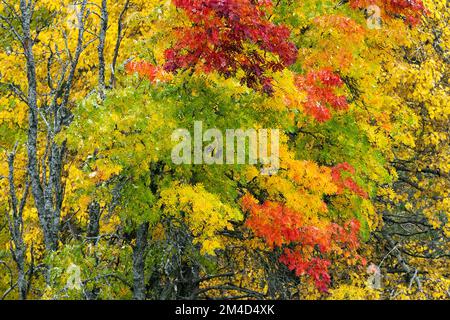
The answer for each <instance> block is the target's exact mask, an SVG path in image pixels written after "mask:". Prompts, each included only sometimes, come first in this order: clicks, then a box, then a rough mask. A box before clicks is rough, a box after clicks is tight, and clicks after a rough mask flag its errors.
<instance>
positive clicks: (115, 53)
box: [109, 0, 130, 88]
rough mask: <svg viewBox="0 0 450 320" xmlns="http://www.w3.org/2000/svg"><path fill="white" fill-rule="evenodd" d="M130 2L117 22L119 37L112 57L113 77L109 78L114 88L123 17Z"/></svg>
mask: <svg viewBox="0 0 450 320" xmlns="http://www.w3.org/2000/svg"><path fill="white" fill-rule="evenodd" d="M129 4H130V0H127V1H126V2H125V5H124V7H123V9H122V11H121V12H120V15H119V21H118V22H117V39H116V45H115V47H114V53H113V59H112V63H111V78H110V79H109V86H110V87H111V88H114V87H115V86H116V75H115V72H116V64H117V58H118V57H119V49H120V44H121V42H122V39H123V34H122V32H123V18H124V17H125V13H126V12H127V10H128V7H129Z"/></svg>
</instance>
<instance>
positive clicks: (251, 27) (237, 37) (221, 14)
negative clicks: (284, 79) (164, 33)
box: [165, 0, 297, 93]
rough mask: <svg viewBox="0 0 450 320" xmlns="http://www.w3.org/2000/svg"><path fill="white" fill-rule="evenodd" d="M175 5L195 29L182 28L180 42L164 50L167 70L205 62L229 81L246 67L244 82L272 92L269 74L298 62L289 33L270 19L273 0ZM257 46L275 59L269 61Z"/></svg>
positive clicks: (182, 0) (184, 0)
mask: <svg viewBox="0 0 450 320" xmlns="http://www.w3.org/2000/svg"><path fill="white" fill-rule="evenodd" d="M174 4H175V5H176V6H177V7H178V8H180V9H183V10H184V11H185V12H186V14H187V16H188V18H189V20H190V21H191V23H192V25H191V26H189V27H183V28H180V29H179V30H177V37H178V41H177V43H176V44H175V45H174V46H173V47H172V48H170V49H168V50H167V51H166V52H165V57H166V63H165V69H166V70H168V71H175V70H178V69H187V68H192V67H194V66H196V65H197V64H201V67H202V69H203V70H204V71H205V72H211V71H213V70H214V71H218V72H219V73H220V74H222V75H224V76H226V77H230V76H233V75H235V74H236V72H237V70H238V69H241V70H243V71H244V73H245V75H244V76H243V77H242V79H241V81H242V82H243V83H245V84H247V85H248V86H249V87H251V88H260V89H262V90H263V91H265V92H267V93H270V92H271V91H272V84H271V78H270V76H268V75H267V73H268V71H278V70H282V69H283V68H285V67H288V66H290V65H291V64H293V63H294V62H295V60H296V55H297V49H296V47H295V45H294V44H293V43H292V42H290V41H289V34H290V31H289V29H288V28H287V27H286V26H282V25H274V24H273V23H272V22H270V21H269V20H268V19H267V16H268V14H269V12H270V10H271V7H272V2H271V1H251V0H230V1H221V0H201V1H194V0H175V1H174ZM258 48H259V49H261V50H263V51H266V52H268V53H272V54H273V55H275V57H274V58H272V59H269V58H268V57H266V55H263V54H261V52H258Z"/></svg>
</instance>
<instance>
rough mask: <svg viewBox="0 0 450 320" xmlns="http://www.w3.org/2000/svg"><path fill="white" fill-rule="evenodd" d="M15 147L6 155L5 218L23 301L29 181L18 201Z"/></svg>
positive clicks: (25, 294)
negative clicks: (7, 211)
mask: <svg viewBox="0 0 450 320" xmlns="http://www.w3.org/2000/svg"><path fill="white" fill-rule="evenodd" d="M16 147H17V144H16V146H15V147H14V151H13V152H11V153H10V154H9V155H8V168H9V177H8V178H9V203H10V207H11V213H8V215H7V218H8V226H9V233H10V236H11V246H10V251H11V255H12V257H13V260H14V262H15V263H16V266H17V287H18V289H19V298H20V299H21V300H25V299H26V297H27V292H28V281H27V279H26V272H25V254H26V250H27V247H26V244H25V242H24V240H23V210H24V208H25V203H26V201H27V198H28V190H29V181H28V177H27V178H26V179H27V181H26V185H25V189H24V191H23V195H22V199H21V200H20V201H19V199H18V197H17V193H16V188H15V182H14V158H15V153H16Z"/></svg>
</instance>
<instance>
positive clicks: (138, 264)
mask: <svg viewBox="0 0 450 320" xmlns="http://www.w3.org/2000/svg"><path fill="white" fill-rule="evenodd" d="M148 227H149V224H148V222H145V223H143V224H141V225H139V226H138V228H137V230H136V244H135V245H134V247H133V298H134V299H135V300H145V298H146V290H145V273H144V267H145V253H146V252H145V251H146V249H147V236H148Z"/></svg>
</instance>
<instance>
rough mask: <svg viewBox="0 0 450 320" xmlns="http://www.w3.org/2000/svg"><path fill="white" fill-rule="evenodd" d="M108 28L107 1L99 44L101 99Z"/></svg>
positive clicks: (103, 97) (103, 4) (104, 7)
mask: <svg viewBox="0 0 450 320" xmlns="http://www.w3.org/2000/svg"><path fill="white" fill-rule="evenodd" d="M107 28H108V10H107V8H106V0H102V8H101V23H100V34H99V44H98V92H99V96H100V99H102V100H104V99H105V90H106V84H105V53H104V51H105V40H106V30H107Z"/></svg>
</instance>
